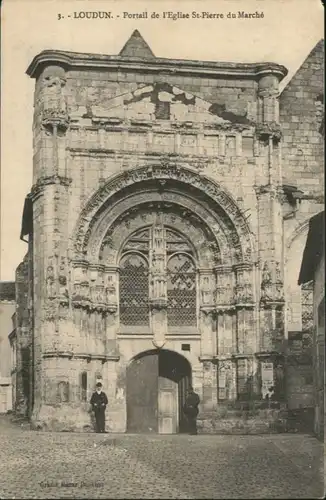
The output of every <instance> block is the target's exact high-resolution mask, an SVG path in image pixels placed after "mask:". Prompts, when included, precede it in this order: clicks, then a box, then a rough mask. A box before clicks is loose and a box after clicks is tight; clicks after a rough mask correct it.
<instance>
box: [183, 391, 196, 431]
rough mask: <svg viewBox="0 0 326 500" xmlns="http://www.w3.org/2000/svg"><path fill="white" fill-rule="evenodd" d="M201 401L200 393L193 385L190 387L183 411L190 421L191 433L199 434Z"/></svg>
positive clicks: (189, 428)
mask: <svg viewBox="0 0 326 500" xmlns="http://www.w3.org/2000/svg"><path fill="white" fill-rule="evenodd" d="M199 403H200V399H199V396H198V394H197V393H196V392H195V391H194V390H193V388H192V387H189V389H188V391H187V396H186V401H185V404H184V406H183V412H184V414H185V415H186V417H187V423H188V431H189V434H192V435H194V434H197V416H198V412H199V409H198V405H199Z"/></svg>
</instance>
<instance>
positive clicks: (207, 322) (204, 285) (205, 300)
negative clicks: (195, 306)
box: [198, 268, 216, 359]
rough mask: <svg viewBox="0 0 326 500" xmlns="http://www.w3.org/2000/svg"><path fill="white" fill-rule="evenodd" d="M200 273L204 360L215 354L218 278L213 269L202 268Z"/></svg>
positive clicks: (202, 350) (202, 351) (201, 349)
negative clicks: (215, 300) (216, 288)
mask: <svg viewBox="0 0 326 500" xmlns="http://www.w3.org/2000/svg"><path fill="white" fill-rule="evenodd" d="M198 273H199V290H200V312H199V331H200V335H201V344H200V346H201V347H200V352H201V357H202V358H205V359H206V358H207V359H211V358H212V357H213V356H214V354H215V342H214V340H215V339H214V333H213V332H214V331H215V328H214V318H215V314H214V312H215V304H214V294H215V287H216V278H215V276H214V271H213V269H211V268H201V269H199V270H198Z"/></svg>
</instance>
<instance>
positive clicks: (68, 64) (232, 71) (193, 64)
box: [26, 30, 288, 81]
mask: <svg viewBox="0 0 326 500" xmlns="http://www.w3.org/2000/svg"><path fill="white" fill-rule="evenodd" d="M50 64H56V65H58V66H61V67H64V68H65V69H66V70H69V69H76V70H78V69H81V68H82V69H83V68H89V69H95V70H96V69H103V68H104V69H110V70H112V69H116V70H120V71H121V70H122V69H127V70H128V69H129V70H132V71H156V72H162V71H167V72H171V71H172V72H173V73H174V74H185V73H187V74H188V75H189V74H198V73H199V74H207V75H211V76H214V75H221V76H231V77H232V76H233V77H245V78H248V77H249V78H256V77H257V76H263V75H265V74H270V73H273V74H275V75H276V76H277V77H278V79H279V80H280V81H281V80H282V79H283V78H284V77H285V76H286V75H287V73H288V71H287V69H286V68H285V67H284V66H281V65H280V64H275V63H273V62H261V63H251V64H248V63H232V62H216V61H196V60H190V59H189V60H188V59H187V60H186V59H168V58H163V57H155V56H154V54H153V52H152V50H151V48H150V47H149V45H148V44H147V43H146V42H145V40H144V39H143V37H142V36H141V34H140V33H139V31H138V30H135V31H134V32H133V33H132V35H131V37H130V38H129V40H128V41H127V42H126V44H125V45H124V47H123V48H122V50H121V51H120V54H118V55H106V54H87V53H79V52H69V51H63V50H43V51H42V52H40V53H39V54H38V55H37V56H35V57H34V59H33V60H32V62H31V63H30V65H29V67H28V68H27V71H26V73H27V74H28V75H29V76H30V77H31V78H37V77H38V75H39V74H40V72H41V71H42V70H43V69H44V67H45V66H46V65H50Z"/></svg>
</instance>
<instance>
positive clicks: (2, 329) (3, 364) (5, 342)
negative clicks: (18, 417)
mask: <svg viewBox="0 0 326 500" xmlns="http://www.w3.org/2000/svg"><path fill="white" fill-rule="evenodd" d="M14 312H15V303H14V302H12V301H1V302H0V413H6V412H7V411H9V410H11V409H12V388H11V349H10V343H9V339H8V335H9V333H10V332H11V330H12V319H11V318H12V315H13V314H14Z"/></svg>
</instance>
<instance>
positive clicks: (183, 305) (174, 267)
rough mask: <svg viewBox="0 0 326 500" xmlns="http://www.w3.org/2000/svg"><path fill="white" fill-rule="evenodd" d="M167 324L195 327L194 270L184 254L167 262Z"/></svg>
mask: <svg viewBox="0 0 326 500" xmlns="http://www.w3.org/2000/svg"><path fill="white" fill-rule="evenodd" d="M167 295H168V324H169V325H170V326H196V269H195V265H194V262H193V260H192V258H191V257H190V256H188V255H186V254H184V253H179V254H176V255H173V256H172V257H171V258H170V259H169V261H168V289H167Z"/></svg>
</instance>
